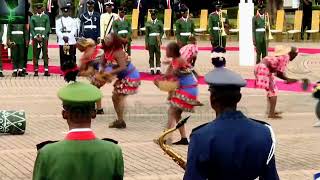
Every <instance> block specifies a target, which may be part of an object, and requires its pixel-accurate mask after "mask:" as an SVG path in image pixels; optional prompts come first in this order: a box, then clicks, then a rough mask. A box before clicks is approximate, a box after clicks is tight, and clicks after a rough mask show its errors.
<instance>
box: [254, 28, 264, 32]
mask: <svg viewBox="0 0 320 180" xmlns="http://www.w3.org/2000/svg"><path fill="white" fill-rule="evenodd" d="M256 32H266V29H265V28H258V29H256Z"/></svg>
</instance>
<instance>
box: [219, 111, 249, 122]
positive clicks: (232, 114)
mask: <svg viewBox="0 0 320 180" xmlns="http://www.w3.org/2000/svg"><path fill="white" fill-rule="evenodd" d="M243 117H245V116H244V114H243V113H242V112H241V111H231V110H230V111H225V112H223V113H221V114H220V115H219V116H217V118H216V120H219V119H221V120H227V119H241V118H243Z"/></svg>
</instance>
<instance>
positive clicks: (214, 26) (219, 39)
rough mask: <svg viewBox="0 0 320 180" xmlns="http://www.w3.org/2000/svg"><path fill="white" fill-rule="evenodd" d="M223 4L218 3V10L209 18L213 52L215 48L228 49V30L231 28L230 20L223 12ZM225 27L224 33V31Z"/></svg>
mask: <svg viewBox="0 0 320 180" xmlns="http://www.w3.org/2000/svg"><path fill="white" fill-rule="evenodd" d="M221 8H222V3H221V2H220V1H218V2H217V3H216V9H215V11H214V12H212V13H211V14H210V16H209V33H210V41H211V46H212V51H214V48H215V47H222V48H226V44H227V34H225V32H226V29H228V28H229V20H228V16H227V14H226V13H223V12H222V11H221ZM222 26H223V27H224V32H223V29H222Z"/></svg>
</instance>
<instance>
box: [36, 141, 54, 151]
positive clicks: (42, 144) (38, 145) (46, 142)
mask: <svg viewBox="0 0 320 180" xmlns="http://www.w3.org/2000/svg"><path fill="white" fill-rule="evenodd" d="M56 142H58V141H44V142H42V143H39V144H37V145H36V146H37V150H38V151H39V150H40V149H41V148H43V147H44V146H46V145H48V144H52V143H56Z"/></svg>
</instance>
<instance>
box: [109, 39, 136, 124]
mask: <svg viewBox="0 0 320 180" xmlns="http://www.w3.org/2000/svg"><path fill="white" fill-rule="evenodd" d="M122 44H123V42H122V40H121V38H120V37H119V36H118V35H116V34H115V33H111V34H109V35H107V36H106V37H105V39H104V44H103V49H104V51H105V58H104V69H105V72H107V73H110V74H111V75H115V76H117V78H118V79H117V81H116V82H115V83H114V85H113V86H114V90H113V95H112V101H113V105H114V109H115V111H116V113H117V117H118V119H117V120H115V121H114V122H112V123H111V124H110V125H109V128H119V129H122V128H126V123H125V121H124V110H125V101H126V97H127V96H128V95H132V94H136V93H137V91H138V87H139V86H140V74H139V71H138V70H137V69H136V68H135V66H134V65H133V64H132V63H131V62H130V61H129V60H128V55H127V54H126V52H125V51H124V50H123V47H122Z"/></svg>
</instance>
